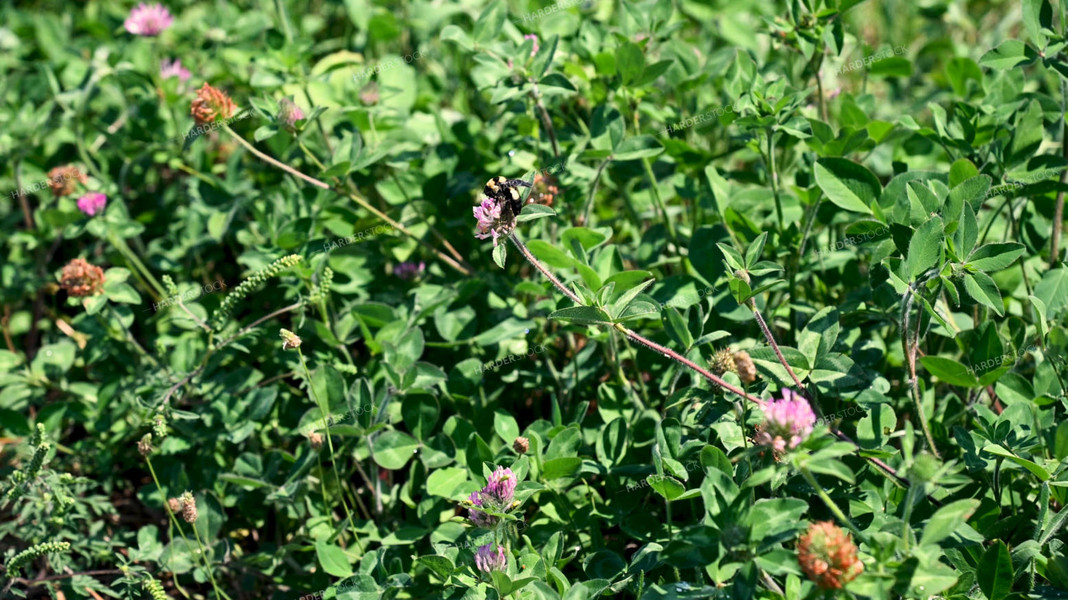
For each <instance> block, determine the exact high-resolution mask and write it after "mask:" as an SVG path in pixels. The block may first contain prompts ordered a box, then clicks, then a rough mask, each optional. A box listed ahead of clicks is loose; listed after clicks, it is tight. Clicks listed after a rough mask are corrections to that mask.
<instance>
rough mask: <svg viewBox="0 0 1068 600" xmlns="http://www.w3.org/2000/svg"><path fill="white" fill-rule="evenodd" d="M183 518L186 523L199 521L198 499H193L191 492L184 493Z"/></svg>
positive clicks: (182, 499)
mask: <svg viewBox="0 0 1068 600" xmlns="http://www.w3.org/2000/svg"><path fill="white" fill-rule="evenodd" d="M181 501H182V519H184V520H185V522H186V523H196V521H197V501H196V500H195V499H193V494H192V493H191V492H185V493H184V494H182V498H181Z"/></svg>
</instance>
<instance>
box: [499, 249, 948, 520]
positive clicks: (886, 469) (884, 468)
mask: <svg viewBox="0 0 1068 600" xmlns="http://www.w3.org/2000/svg"><path fill="white" fill-rule="evenodd" d="M509 238H510V239H511V240H512V243H513V244H515V245H516V247H517V248H519V251H520V252H522V253H523V256H525V257H526V259H527V260H528V261H530V263H531V264H532V265H534V267H535V268H536V269H537V270H538V271H540V272H541V273H542V274H543V275H545V277H546V278H547V279H548V280H549V281H551V282H552V283H553V285H555V286H556V288H557V289H559V290H560V291H561V292H562V293H563V294H564V295H565V296H567V297H568V298H571V300H572V301H574V302H575V304H577V305H580V306H581V305H583V303H582V301H581V300H580V299H579V298H578V296H576V295H575V294H574V292H572V291H571V290H569V289H567V288H566V287H564V285H563V284H562V283H560V281H559V280H558V279H557V278H556V277H555V276H554V275H553V274H552V273H551V272H549V270H548V269H546V268H545V266H544V265H542V264H541V262H539V261H538V260H537V259H536V258H534V256H533V255H532V254H531V253H530V251H529V250H528V249H527V248H526V246H524V245H523V242H522V241H521V240H520V239H519V237H518V236H516V235H515V233H514V232H513V233H511V234H509ZM612 326H613V327H614V328H615V329H616V330H617V331H619V332H620V333H622V334H623V335H625V336H627V337H628V338H630V339H632V340H634V341H635V342H637V343H639V344H641V345H643V346H645V347H646V348H649V349H651V350H653V351H655V352H659V353H660V354H662V355H664V356H665V357H667V358H670V359H672V360H674V361H677V362H679V363H680V364H682V365H684V366H686V367H687V368H689V369H691V370H693V371H695V372H697V373H699V374H700V375H701V376H702V377H704V378H705V379H707V380H709V381H711V382H712V383H715V384H716V385H719V386H720V387H722V388H723V389H725V390H727V391H729V392H731V393H732V394H735V395H736V396H740V397H742V398H744V399H746V400H749V401H751V402H756V403H758V404H759V402H760V400H759V399H758V398H755V397H753V396H750V395H749V394H748V393H747V392H746V391H745V390H742V389H739V388H737V387H735V386H733V385H731V384H729V383H727V382H726V381H724V380H723V379H721V378H719V377H717V376H716V375H714V374H712V373H711V372H709V371H708V369H705V368H703V367H701V366H700V365H698V364H696V363H694V362H693V361H691V360H689V359H688V358H686V357H684V356H682V355H680V354H678V353H677V352H675V351H673V350H671V349H669V348H665V347H664V346H661V345H660V344H657V343H656V342H653V341H652V340H649V339H647V338H644V337H642V336H641V335H638V334H637V333H635V332H634V331H632V330H630V329H628V328H626V327H624V326H623V325H622V324H620V323H613V324H612ZM786 368H787V369H789V365H786ZM831 433H833V434H834V435H835V436H836V437H837V438H838V439H840V440H842V441H844V442H848V443H850V444H852V445H853V446H854V447H856V448H857V450H858V451H859V450H860V446H859V445H858V444H857V443H856V442H854V441H853V440H852V439H850V438H849V436H847V435H846V434H844V433H842V432H841V431H839V430H838V429H837V428H835V427H833V426H832V427H831ZM864 459H865V460H867V461H868V462H870V463H872V464H873V465H875V466H877V467H878V468H879V469H880V470H881V472H883V473H885V474H886V475H887V476H888V477H890V478H892V479H893V480H894V481H896V482H897V483H899V484H901V485H902V486H904V487H908V486H909V483H908V481H906V480H905V479H904V478H902V477H901V476H899V475H898V474H897V471H896V470H894V468H893V467H891V466H890V465H888V464H886V463H885V462H883V461H882V460H880V459H878V458H874V457H870V456H865V457H864ZM928 499H929V500H930V501H931V502H932V503H934V504H935V505H936V506H939V505H940V503H938V502H937V501H935V500H934V499H933V498H931V497H930V496H928Z"/></svg>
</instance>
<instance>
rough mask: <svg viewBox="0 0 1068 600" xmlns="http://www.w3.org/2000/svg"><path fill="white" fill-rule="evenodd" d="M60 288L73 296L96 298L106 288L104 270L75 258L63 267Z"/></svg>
mask: <svg viewBox="0 0 1068 600" xmlns="http://www.w3.org/2000/svg"><path fill="white" fill-rule="evenodd" d="M60 287H62V288H63V289H65V290H67V293H68V294H70V295H71V296H95V295H97V294H99V293H100V292H101V291H102V290H103V288H104V270H103V269H101V268H100V267H97V266H94V265H91V264H89V263H88V262H86V261H85V259H84V258H75V259H74V260H72V261H70V262H69V263H67V266H65V267H63V274H62V275H61V277H60Z"/></svg>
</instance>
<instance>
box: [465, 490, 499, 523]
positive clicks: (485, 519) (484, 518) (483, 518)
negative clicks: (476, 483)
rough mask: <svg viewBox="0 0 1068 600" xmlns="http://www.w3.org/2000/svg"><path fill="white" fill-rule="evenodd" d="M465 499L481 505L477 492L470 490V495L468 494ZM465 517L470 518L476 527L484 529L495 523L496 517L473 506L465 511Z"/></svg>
mask: <svg viewBox="0 0 1068 600" xmlns="http://www.w3.org/2000/svg"><path fill="white" fill-rule="evenodd" d="M467 499H468V500H470V501H471V503H472V504H474V505H475V506H482V498H480V497H479V492H471V495H470V496H468V498H467ZM467 518H468V519H470V520H471V522H472V523H474V524H475V526H476V527H482V528H484V529H489V528H491V527H493V526H495V525H496V524H497V517H494V516H493V515H487V514H486V513H484V512H482V511H481V510H476V509H474V508H472V509H470V510H468V511H467Z"/></svg>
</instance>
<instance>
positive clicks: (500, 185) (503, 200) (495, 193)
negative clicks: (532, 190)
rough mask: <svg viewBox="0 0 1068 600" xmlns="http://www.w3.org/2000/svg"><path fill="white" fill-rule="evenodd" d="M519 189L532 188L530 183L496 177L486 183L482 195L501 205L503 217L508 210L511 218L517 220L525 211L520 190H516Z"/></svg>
mask: <svg viewBox="0 0 1068 600" xmlns="http://www.w3.org/2000/svg"><path fill="white" fill-rule="evenodd" d="M519 187H530V183H529V182H526V181H523V180H522V179H505V178H504V177H494V178H493V179H490V180H489V181H487V182H486V187H485V188H483V189H482V193H483V194H485V195H486V196H487V197H489V198H492V199H494V200H496V201H497V202H498V203H499V204H500V205H501V213H502V216H506V215H504V211H505V209H507V210H509V211H511V213H512V214H511V217H512V218H515V217H517V216H519V211H521V210H523V199H522V198H521V197H520V194H519V190H517V189H516V188H519ZM509 220H511V219H509Z"/></svg>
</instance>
